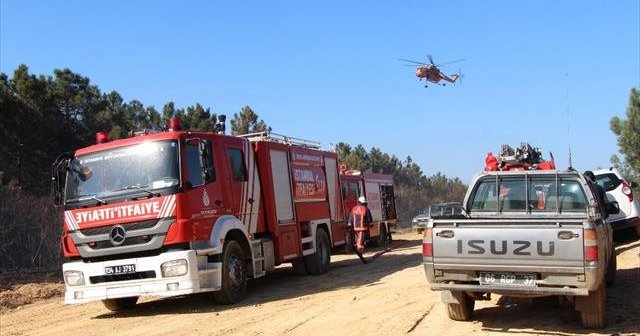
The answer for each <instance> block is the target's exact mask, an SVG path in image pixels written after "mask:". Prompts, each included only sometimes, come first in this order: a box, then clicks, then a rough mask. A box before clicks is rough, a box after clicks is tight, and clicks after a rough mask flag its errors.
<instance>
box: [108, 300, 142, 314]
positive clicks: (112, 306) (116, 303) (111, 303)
mask: <svg viewBox="0 0 640 336" xmlns="http://www.w3.org/2000/svg"><path fill="white" fill-rule="evenodd" d="M137 302H138V297H137V296H134V297H126V298H118V299H105V300H102V304H103V305H104V307H105V308H107V309H109V310H110V311H112V312H118V311H122V310H126V309H131V308H133V307H135V306H136V303H137Z"/></svg>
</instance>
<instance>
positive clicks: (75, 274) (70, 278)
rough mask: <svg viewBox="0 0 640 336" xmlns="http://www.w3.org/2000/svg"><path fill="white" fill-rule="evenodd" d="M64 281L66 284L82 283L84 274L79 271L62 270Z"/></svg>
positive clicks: (76, 284)
mask: <svg viewBox="0 0 640 336" xmlns="http://www.w3.org/2000/svg"><path fill="white" fill-rule="evenodd" d="M64 282H66V283H67V286H82V285H84V274H83V273H82V272H80V271H64Z"/></svg>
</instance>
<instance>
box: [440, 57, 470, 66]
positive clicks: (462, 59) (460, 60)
mask: <svg viewBox="0 0 640 336" xmlns="http://www.w3.org/2000/svg"><path fill="white" fill-rule="evenodd" d="M462 61H466V59H465V58H461V59H457V60H455V61H450V62H445V63H442V64H438V65H437V66H443V65H447V64H451V63H456V62H462Z"/></svg>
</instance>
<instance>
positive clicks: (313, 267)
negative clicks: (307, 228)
mask: <svg viewBox="0 0 640 336" xmlns="http://www.w3.org/2000/svg"><path fill="white" fill-rule="evenodd" d="M304 263H305V265H306V266H307V272H309V274H312V275H318V274H323V273H326V272H327V271H328V270H329V266H330V264H331V246H330V243H329V237H327V232H326V231H325V230H324V229H318V231H317V232H316V251H315V252H314V253H313V254H310V255H308V256H305V257H304Z"/></svg>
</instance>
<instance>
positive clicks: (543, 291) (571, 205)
mask: <svg viewBox="0 0 640 336" xmlns="http://www.w3.org/2000/svg"><path fill="white" fill-rule="evenodd" d="M600 202H601V201H600V197H599V196H598V189H597V187H596V185H595V183H593V182H592V181H591V180H587V179H585V178H584V177H583V175H582V174H580V173H578V172H577V171H575V170H555V167H554V169H550V170H517V171H485V172H482V173H480V174H478V175H477V176H476V177H475V178H474V179H473V181H472V183H471V184H470V186H469V189H468V190H467V193H466V196H465V199H464V203H463V207H464V210H465V216H466V218H464V219H432V220H430V221H429V222H428V224H427V227H426V230H425V232H424V240H423V246H422V250H423V260H424V268H425V272H426V276H427V281H428V282H429V284H430V287H431V289H432V290H438V291H442V301H443V302H444V303H445V304H446V305H447V311H448V315H449V317H450V318H451V319H453V320H467V319H469V318H470V317H471V316H472V314H473V308H474V303H475V301H476V300H483V299H484V300H486V299H488V298H489V297H490V295H491V293H496V294H500V295H504V296H517V297H539V296H549V295H556V296H563V297H566V298H567V299H568V300H569V301H570V302H573V303H574V304H575V309H576V310H578V311H579V312H580V315H581V320H582V324H583V325H584V326H586V327H591V328H601V327H603V326H604V325H605V318H606V315H605V298H606V289H605V288H606V286H605V283H606V284H607V285H612V284H613V282H614V280H615V273H616V254H615V250H614V246H613V244H612V229H611V226H610V225H609V223H608V222H607V220H606V217H607V213H616V212H617V211H616V210H617V207H616V205H615V204H609V205H607V207H605V206H604V205H602V204H600Z"/></svg>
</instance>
